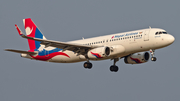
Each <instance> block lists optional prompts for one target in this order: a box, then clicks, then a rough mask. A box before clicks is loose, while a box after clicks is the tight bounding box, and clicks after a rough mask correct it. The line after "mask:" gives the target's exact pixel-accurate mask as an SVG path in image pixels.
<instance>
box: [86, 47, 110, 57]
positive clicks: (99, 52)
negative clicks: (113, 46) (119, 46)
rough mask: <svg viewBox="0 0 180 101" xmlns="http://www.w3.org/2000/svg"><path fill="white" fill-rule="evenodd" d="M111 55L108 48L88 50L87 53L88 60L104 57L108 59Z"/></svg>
mask: <svg viewBox="0 0 180 101" xmlns="http://www.w3.org/2000/svg"><path fill="white" fill-rule="evenodd" d="M110 53H111V50H110V48H109V47H99V48H95V49H92V50H90V51H89V52H88V53H87V56H88V58H89V59H97V58H99V59H100V58H104V57H108V56H109V55H110Z"/></svg>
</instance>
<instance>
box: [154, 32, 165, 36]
mask: <svg viewBox="0 0 180 101" xmlns="http://www.w3.org/2000/svg"><path fill="white" fill-rule="evenodd" d="M159 34H167V32H156V33H155V35H159Z"/></svg>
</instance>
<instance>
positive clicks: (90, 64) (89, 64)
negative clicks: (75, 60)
mask: <svg viewBox="0 0 180 101" xmlns="http://www.w3.org/2000/svg"><path fill="white" fill-rule="evenodd" d="M84 68H87V69H91V68H92V63H90V62H85V63H84Z"/></svg>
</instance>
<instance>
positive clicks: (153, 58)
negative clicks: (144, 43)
mask: <svg viewBox="0 0 180 101" xmlns="http://www.w3.org/2000/svg"><path fill="white" fill-rule="evenodd" d="M149 51H150V53H151V56H152V57H151V61H156V60H157V58H156V57H154V52H155V50H153V49H150V50H149Z"/></svg>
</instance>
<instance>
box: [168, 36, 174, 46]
mask: <svg viewBox="0 0 180 101" xmlns="http://www.w3.org/2000/svg"><path fill="white" fill-rule="evenodd" d="M174 40H175V38H174V36H172V35H170V36H168V42H169V43H170V44H172V43H173V42H174Z"/></svg>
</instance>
